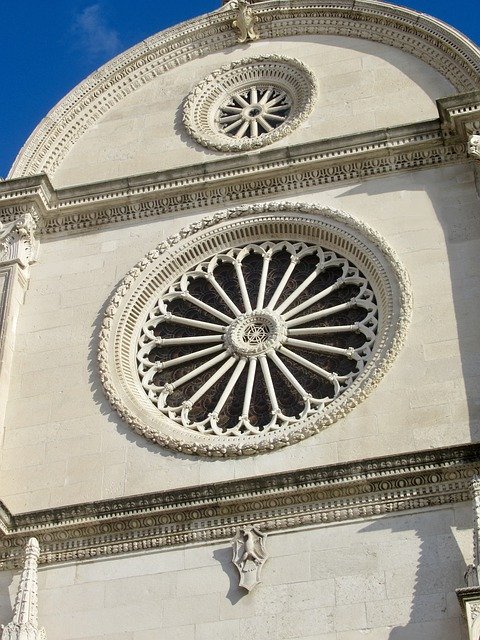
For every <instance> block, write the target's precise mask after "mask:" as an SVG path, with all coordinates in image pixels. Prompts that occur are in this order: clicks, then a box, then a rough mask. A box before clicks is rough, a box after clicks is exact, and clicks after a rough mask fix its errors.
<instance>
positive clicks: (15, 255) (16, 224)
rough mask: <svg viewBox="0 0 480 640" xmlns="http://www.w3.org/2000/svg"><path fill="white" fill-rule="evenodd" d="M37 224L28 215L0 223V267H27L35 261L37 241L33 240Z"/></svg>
mask: <svg viewBox="0 0 480 640" xmlns="http://www.w3.org/2000/svg"><path fill="white" fill-rule="evenodd" d="M36 228H37V224H36V222H35V220H34V218H33V216H32V215H31V214H30V213H25V214H23V215H21V216H19V217H18V218H16V219H15V220H14V221H13V222H9V223H5V224H2V222H0V265H3V264H12V263H15V262H16V263H18V264H19V265H20V266H21V267H24V268H26V267H28V266H29V265H30V264H31V263H32V262H33V261H34V259H35V256H36V253H37V249H38V241H37V240H36V239H35V235H34V234H35V230H36Z"/></svg>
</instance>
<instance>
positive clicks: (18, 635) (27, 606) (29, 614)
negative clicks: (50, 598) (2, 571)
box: [1, 538, 47, 640]
mask: <svg viewBox="0 0 480 640" xmlns="http://www.w3.org/2000/svg"><path fill="white" fill-rule="evenodd" d="M39 555H40V547H39V544H38V540H37V539H36V538H30V540H29V541H28V543H27V546H26V549H25V565H24V568H23V571H22V576H21V578H20V584H19V586H18V591H17V597H16V600H15V607H14V610H13V618H12V621H11V622H9V623H8V624H7V625H6V626H5V627H3V631H2V639H1V640H46V637H47V636H46V634H45V629H39V627H38V580H37V564H38V556H39Z"/></svg>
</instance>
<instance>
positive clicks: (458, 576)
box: [344, 169, 480, 640]
mask: <svg viewBox="0 0 480 640" xmlns="http://www.w3.org/2000/svg"><path fill="white" fill-rule="evenodd" d="M446 171H450V170H449V169H446ZM446 178H447V179H451V180H452V184H451V188H446V189H445V190H444V192H443V195H442V199H441V200H440V199H439V198H438V190H437V194H436V195H433V194H432V193H429V191H428V187H427V188H426V186H425V183H426V182H428V181H422V172H419V173H417V174H416V175H415V176H412V175H411V174H409V175H408V176H406V177H405V182H404V187H403V188H404V190H405V191H408V190H412V189H417V190H420V191H422V192H425V193H426V195H427V196H428V197H429V198H430V201H431V203H432V206H433V209H434V210H435V211H436V212H437V216H438V220H439V222H440V224H441V226H442V229H443V234H444V239H445V245H446V247H447V255H448V261H449V272H450V278H451V291H452V297H453V305H454V314H455V321H456V326H457V339H458V346H457V345H455V344H454V345H452V344H451V343H452V342H455V341H454V340H451V339H450V340H444V342H443V343H442V318H438V317H434V315H433V312H432V310H429V309H428V306H427V305H425V306H423V307H422V306H421V305H418V299H417V301H416V302H417V304H416V305H415V311H414V318H413V321H412V322H413V323H415V322H417V323H418V322H421V323H425V324H426V325H428V326H430V327H431V335H432V343H436V344H437V346H438V347H439V348H438V350H437V354H438V359H437V363H436V364H437V365H438V364H439V363H440V364H441V360H442V358H445V363H447V358H448V349H449V347H452V346H453V351H455V349H459V352H460V360H461V368H462V376H461V377H459V376H458V375H457V376H456V377H453V378H452V372H450V371H448V366H447V364H446V366H445V372H444V378H443V379H440V380H438V382H440V383H441V382H444V381H448V380H450V383H451V385H452V389H453V392H452V396H453V397H449V395H448V394H445V398H444V401H443V402H444V404H443V405H442V407H443V410H444V413H445V423H446V424H447V423H448V425H456V424H458V425H460V424H461V422H463V423H464V425H465V426H466V422H467V421H468V428H469V432H470V440H471V441H478V440H479V438H480V402H479V396H478V389H479V383H480V353H479V350H480V347H479V345H480V323H478V322H477V321H476V318H478V317H479V314H480V297H479V296H478V291H479V289H480V270H479V269H478V268H477V269H475V270H473V269H472V265H478V249H479V246H480V216H479V215H478V213H479V211H478V209H479V199H478V196H477V194H476V192H475V189H474V187H473V170H472V169H467V170H466V171H463V170H462V171H457V172H456V174H455V175H451V176H448V177H447V176H446ZM470 178H471V179H472V188H471V189H470V190H468V193H469V194H471V196H468V197H467V199H466V200H465V199H464V201H462V199H461V196H459V194H458V193H456V190H455V179H456V180H457V181H458V182H457V183H458V184H459V187H460V188H463V190H462V193H463V194H464V193H465V185H464V184H462V180H463V181H465V182H466V181H467V180H469V179H470ZM401 179H402V178H401V177H399V178H398V180H401ZM389 185H390V187H392V191H393V186H394V185H393V183H392V181H389V180H375V181H366V182H364V183H362V184H361V185H359V186H356V187H353V188H352V189H350V190H349V191H348V192H347V193H346V194H344V197H345V196H348V195H357V194H366V195H368V196H372V197H375V196H380V195H382V193H385V192H386V190H387V189H388V187H389ZM397 190H399V191H401V190H402V186H400V187H399V185H398V182H397V181H396V182H395V191H397ZM412 231H416V232H417V233H419V234H421V230H419V229H414V230H412ZM413 236H416V234H415V233H414V234H413ZM416 240H417V239H416V237H413V240H412V253H413V252H414V251H415V244H416ZM391 244H394V243H393V242H392V243H391ZM417 248H418V247H417ZM439 253H441V252H439ZM424 255H425V263H424V266H425V274H426V277H425V280H424V284H425V285H426V286H427V290H428V292H429V295H432V296H433V295H435V277H431V278H429V274H430V267H431V266H432V265H433V267H434V262H435V256H434V255H433V254H432V252H428V251H425V252H424ZM400 257H401V259H402V262H404V264H405V263H406V262H407V260H405V256H404V255H401V256H400ZM433 270H434V269H433ZM446 304H448V301H446ZM450 337H451V336H450ZM436 338H438V340H436ZM407 348H408V345H407ZM442 349H443V353H442ZM430 366H433V365H432V362H430V363H429V362H428V359H426V360H425V372H426V373H427V372H428V370H429V367H430ZM436 368H437V370H438V366H437V367H436ZM459 378H461V379H459ZM426 384H428V382H426ZM432 384H433V383H432ZM462 386H463V387H464V392H465V396H466V399H467V411H466V412H465V410H464V407H465V402H464V400H463V399H462V400H461V401H458V402H457V403H455V398H454V395H455V393H454V392H455V389H458V390H462V389H461V387H462ZM399 391H400V392H401V390H399ZM462 391H463V390H462ZM411 414H412V424H411V425H409V426H411V427H412V434H413V433H414V429H415V428H420V429H421V428H422V424H421V420H420V421H419V423H417V422H416V421H415V411H411ZM441 426H442V425H437V424H435V425H434V427H433V428H432V429H431V431H430V432H429V433H428V435H427V436H425V435H424V436H423V439H424V440H423V441H422V442H423V445H424V446H423V447H420V448H425V442H424V441H425V440H427V439H428V441H429V446H431V447H432V448H435V447H436V446H439V444H440V443H439V442H437V441H436V439H435V430H436V429H437V428H440V427H441ZM443 426H445V425H443ZM440 438H442V436H441V435H440ZM454 438H455V434H452V439H454ZM414 448H418V446H417V443H415V441H414V438H412V449H414ZM392 522H393V524H394V525H395V523H396V521H395V520H393V521H392V520H390V519H389V521H388V524H387V523H384V522H383V521H382V520H379V521H377V522H375V523H372V524H370V525H368V526H367V527H366V528H365V529H364V531H372V530H382V529H385V530H387V529H388V530H390V531H392V533H401V531H402V529H400V530H398V531H395V530H394V529H392V527H391V523H392ZM401 522H403V520H401V519H399V520H398V524H401ZM452 524H454V523H452ZM456 526H457V527H458V528H463V529H467V530H471V522H465V523H463V526H462V524H461V525H456ZM422 527H423V522H422V519H421V515H420V516H418V518H417V526H416V529H415V530H416V535H417V537H418V540H419V543H420V554H419V558H418V565H417V571H416V577H415V587H414V592H413V597H412V596H410V598H411V609H410V614H409V622H408V623H407V624H406V625H404V626H401V627H395V628H394V629H392V630H391V633H390V635H389V640H413V639H414V638H415V639H416V638H425V639H426V640H430V639H431V640H434V638H435V640H443V639H445V640H457V639H458V640H460V639H462V640H463V638H467V637H468V634H467V630H466V627H465V625H464V623H463V622H462V620H461V613H460V607H459V604H458V602H457V598H456V595H455V589H456V588H458V587H461V586H464V584H465V583H464V572H465V569H466V563H465V559H464V558H463V557H462V554H461V552H460V549H459V548H458V545H457V543H456V542H455V539H454V538H453V534H452V532H451V531H450V532H445V534H444V535H442V536H435V540H434V542H433V543H432V536H431V534H429V532H428V530H425V529H424V528H422ZM447 541H450V546H448V545H447V544H446V543H447ZM470 561H471V558H467V562H470ZM404 604H405V602H404ZM399 606H401V603H400V600H399ZM434 620H435V621H437V622H436V624H437V625H438V632H437V635H434V636H430V635H424V633H425V632H424V631H423V629H422V627H424V628H426V625H427V623H428V625H429V628H433V627H432V624H433V622H432V621H434ZM427 633H430V632H427Z"/></svg>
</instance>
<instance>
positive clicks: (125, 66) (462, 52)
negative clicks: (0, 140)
mask: <svg viewBox="0 0 480 640" xmlns="http://www.w3.org/2000/svg"><path fill="white" fill-rule="evenodd" d="M226 8H227V10H225V7H223V8H221V9H219V10H218V11H215V12H213V13H211V14H208V15H206V16H202V17H200V18H197V19H195V20H191V21H189V22H186V23H184V24H182V25H180V26H177V27H174V28H172V29H168V30H166V31H164V32H161V33H159V34H156V35H155V36H152V37H151V38H149V39H147V40H145V41H142V42H141V43H140V44H139V45H137V46H136V47H133V48H132V49H129V50H128V51H127V52H125V53H124V54H121V55H120V56H117V57H116V58H114V59H113V60H112V61H111V62H109V63H107V64H106V65H105V66H104V67H102V69H101V71H99V72H96V73H94V74H92V75H91V76H89V77H88V78H87V79H86V80H85V81H84V82H83V83H82V84H80V85H78V86H77V87H76V88H75V89H74V90H73V91H71V92H70V93H69V94H68V95H67V96H66V97H65V98H64V99H63V100H62V101H61V102H60V103H59V104H58V105H57V106H56V107H55V108H54V109H53V110H52V111H51V112H50V113H49V114H48V116H47V117H46V118H45V119H44V120H43V121H42V122H41V123H40V124H39V126H38V127H37V128H36V130H35V131H34V132H33V134H32V135H31V137H30V138H29V140H28V141H27V143H26V145H25V146H24V148H23V150H22V151H21V153H20V155H19V156H18V158H17V160H16V162H15V164H14V166H13V168H12V170H11V172H10V174H9V177H10V178H16V177H21V176H28V175H34V174H38V173H47V174H48V175H53V174H54V173H55V171H56V169H57V168H58V166H59V164H60V163H61V162H62V160H63V158H64V157H65V155H66V154H67V153H68V152H69V150H70V149H71V148H72V146H73V145H74V144H75V142H76V141H77V140H78V139H79V138H80V137H81V136H82V135H83V134H84V133H85V132H86V131H87V130H88V129H89V128H91V127H92V126H93V125H94V124H95V122H96V121H97V120H98V119H99V118H101V117H102V116H103V115H104V114H105V113H107V111H109V110H110V109H111V108H112V107H113V106H114V105H115V104H117V103H118V102H119V101H120V100H122V99H123V98H124V97H125V96H127V95H129V94H131V93H132V92H134V91H135V90H137V89H139V88H140V87H142V86H144V85H145V84H146V83H148V82H150V81H151V80H153V79H154V78H155V77H156V76H158V75H160V74H162V73H164V72H166V71H168V70H171V69H173V68H175V67H177V66H178V65H180V64H183V63H185V62H187V61H189V60H191V59H193V58H197V57H199V56H206V55H208V54H210V53H212V52H215V51H221V50H223V49H225V48H228V47H231V46H234V45H235V44H236V33H235V32H234V31H233V30H232V25H231V20H232V12H231V11H229V10H228V5H227V7H226ZM255 14H256V17H258V23H257V29H258V33H260V35H261V37H262V38H278V37H290V36H298V35H301V36H303V35H308V34H322V35H323V34H334V35H348V36H350V37H354V38H355V37H356V38H364V39H367V40H373V41H375V42H381V43H384V44H387V45H390V46H393V47H397V48H399V49H402V50H403V51H406V52H409V53H411V54H413V55H415V56H417V57H419V58H420V59H422V60H424V61H425V62H426V63H427V64H429V65H431V66H432V67H433V68H434V69H437V70H438V71H439V72H440V73H441V74H443V75H444V76H445V77H446V78H447V79H448V80H450V82H451V83H452V84H453V85H454V86H455V87H456V88H457V89H458V90H459V91H473V90H478V88H479V71H480V54H479V51H478V49H477V48H476V47H475V45H473V44H472V43H470V42H469V41H468V40H467V39H465V38H461V37H460V36H459V35H458V34H457V32H456V31H455V30H454V29H452V28H450V27H448V26H447V25H444V24H442V23H441V22H439V21H436V20H434V19H433V18H429V17H428V16H425V15H420V14H418V13H417V12H415V11H410V10H408V9H403V8H400V7H395V6H393V5H389V4H386V3H384V2H380V1H378V0H363V1H362V2H358V1H357V0H342V1H340V2H336V3H331V2H328V3H323V2H318V3H313V4H312V3H311V2H306V1H302V0H292V2H285V3H284V2H278V1H277V0H271V1H268V0H267V1H265V2H261V3H259V4H258V5H256V6H255Z"/></svg>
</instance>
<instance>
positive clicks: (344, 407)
mask: <svg viewBox="0 0 480 640" xmlns="http://www.w3.org/2000/svg"><path fill="white" fill-rule="evenodd" d="M247 217H249V218H250V222H251V224H252V226H253V225H254V224H258V223H260V222H262V221H263V222H265V223H267V224H270V225H272V234H273V232H274V225H275V224H277V232H278V233H279V234H280V233H281V232H280V231H279V229H282V228H283V229H284V228H285V226H286V225H289V224H291V225H293V224H297V225H300V224H304V225H305V228H306V227H307V225H310V227H312V226H313V224H314V223H316V225H318V229H319V230H320V229H323V230H326V231H328V232H330V233H331V235H332V237H334V239H332V240H331V241H330V242H331V244H332V247H333V246H335V243H336V242H339V241H342V242H344V246H342V250H343V251H344V252H345V244H347V243H348V242H350V243H351V245H352V246H354V247H355V250H356V252H357V256H356V261H357V262H359V261H360V262H359V264H360V265H361V267H362V268H363V269H365V270H366V276H367V277H368V278H369V280H370V282H371V283H372V284H373V285H374V286H375V287H376V297H377V300H378V301H379V302H380V301H382V303H381V308H382V311H383V313H382V320H381V324H382V328H381V329H380V330H379V335H378V339H377V346H376V349H375V352H374V354H373V356H372V358H371V360H370V361H369V363H368V364H367V366H366V368H365V370H364V372H363V373H362V374H361V375H360V376H358V378H357V380H356V381H355V383H354V384H353V385H352V386H351V387H350V388H349V389H348V390H347V391H346V392H345V393H343V394H342V395H341V396H340V398H339V399H338V402H334V403H332V404H331V405H330V410H329V412H328V413H326V414H324V415H314V416H312V417H311V418H308V419H305V420H303V421H299V422H298V423H296V424H295V425H292V426H290V427H288V428H285V429H280V430H278V431H275V432H271V433H269V434H267V435H264V436H261V435H259V436H250V437H248V438H242V437H225V438H222V437H220V436H218V437H215V438H212V437H209V436H205V435H202V434H199V433H198V432H192V433H191V434H190V433H189V432H188V431H186V430H184V429H181V428H179V427H178V426H177V425H175V423H173V421H170V420H168V419H167V418H165V417H164V416H162V415H161V414H160V413H159V412H158V411H157V410H156V409H155V407H154V406H153V405H152V403H151V402H150V401H149V400H148V398H146V397H145V394H144V393H143V390H142V388H141V385H140V382H139V381H138V378H137V376H136V375H135V374H136V367H135V358H134V353H133V351H132V349H134V347H135V343H136V341H135V340H134V337H135V336H134V333H135V331H137V332H138V327H139V322H141V317H142V314H145V313H147V312H148V310H149V309H148V304H149V302H146V301H145V300H146V298H145V290H146V289H147V287H149V286H152V284H153V286H154V287H155V289H154V290H156V291H158V288H159V287H162V286H163V283H165V284H166V283H167V281H168V279H169V278H170V279H171V278H172V277H176V276H177V273H180V272H181V270H183V269H185V268H186V267H187V265H186V264H185V265H184V264H183V263H182V261H183V260H184V259H185V258H184V256H185V254H186V252H187V251H188V250H189V249H192V248H193V247H197V248H198V247H199V246H200V244H201V242H204V244H205V246H206V245H207V242H208V238H212V237H213V236H214V235H217V236H219V235H220V233H223V234H224V235H225V236H226V235H227V234H228V233H232V234H233V233H238V230H239V229H241V228H242V227H245V226H246V218H247ZM242 219H243V220H242ZM283 234H285V232H283ZM259 235H260V234H259ZM278 237H280V236H278ZM214 252H215V250H211V253H214ZM205 255H206V254H205ZM346 255H347V257H348V255H349V254H348V253H347V254H346ZM195 259H196V260H197V261H198V259H199V253H198V251H197V252H196V253H195ZM362 260H363V261H362ZM167 263H168V271H169V273H168V275H166V274H165V271H166V265H167ZM175 264H176V265H177V266H175V267H174V266H173V265H175ZM161 269H163V272H162V271H161ZM151 297H152V296H151V294H149V295H148V299H149V300H150V298H151ZM140 298H142V300H139V299H140ZM411 310H412V293H411V288H410V282H409V278H408V275H407V273H406V271H405V269H404V267H403V266H402V264H401V263H400V261H399V260H398V258H397V256H396V254H395V253H394V252H393V250H392V249H391V248H390V246H389V245H388V244H387V243H386V241H385V240H384V238H382V237H381V236H380V235H379V234H378V233H377V232H376V231H374V230H373V229H372V228H371V227H369V226H368V225H366V224H365V223H364V222H362V221H359V220H357V219H356V218H354V217H353V216H351V215H349V214H347V213H344V212H342V211H338V210H335V209H331V208H329V207H319V206H315V205H306V204H298V203H289V202H280V203H278V202H276V203H267V204H259V205H253V206H244V207H239V208H236V209H228V210H226V211H223V212H220V213H217V214H215V215H214V216H212V217H209V218H202V219H201V220H200V221H199V222H195V223H193V224H191V225H190V226H189V227H185V228H184V229H182V230H181V231H180V232H179V233H178V234H177V235H175V236H171V237H170V238H168V239H167V240H166V241H164V242H162V243H160V244H159V245H158V246H157V247H156V248H155V249H154V250H152V251H150V252H149V253H148V254H147V255H146V256H145V258H143V259H142V260H141V261H140V262H138V263H137V264H136V265H135V267H133V269H131V270H130V271H129V272H128V273H127V275H126V277H125V278H124V279H123V281H122V283H121V284H120V286H119V287H118V288H117V290H116V291H115V293H114V295H113V296H112V298H111V300H110V304H109V305H108V307H107V310H106V312H105V318H104V321H103V324H102V327H101V330H100V342H99V349H98V361H99V369H100V379H101V381H102V384H103V386H104V389H105V393H106V395H107V398H108V399H109V401H110V404H111V406H112V407H113V408H114V409H115V410H116V411H117V412H118V413H119V415H120V416H121V417H122V419H123V420H125V421H126V422H127V423H128V424H129V425H130V426H131V427H132V429H134V430H135V431H136V432H137V433H140V434H142V435H143V436H145V437H146V438H148V439H150V440H153V441H155V442H157V443H158V444H160V445H161V446H165V447H168V448H170V449H174V450H177V451H181V452H183V453H187V454H199V455H205V456H232V457H233V456H243V455H252V454H258V453H265V452H267V451H271V450H273V449H278V448H280V447H284V446H287V445H290V444H295V443H296V442H300V441H301V440H304V439H305V438H307V437H309V436H311V435H314V434H315V433H318V432H319V431H321V430H323V429H324V428H325V427H327V426H329V425H331V424H332V423H333V422H335V421H336V420H338V419H339V418H342V417H344V416H345V415H346V414H347V413H349V412H350V411H351V410H352V409H353V408H354V407H355V406H356V405H357V404H359V403H360V402H361V401H362V400H363V399H364V398H366V397H367V396H368V395H369V394H370V393H371V391H372V390H373V389H374V387H375V386H377V384H378V383H379V382H380V380H381V379H382V378H383V376H384V374H385V373H386V371H387V370H388V369H389V368H390V366H391V365H392V363H393V361H394V359H395V357H396V356H397V354H398V352H399V351H400V349H401V347H402V345H403V343H404V341H405V337H406V332H407V327H408V324H409V321H410V315H411ZM132 363H133V364H132ZM137 392H138V393H137Z"/></svg>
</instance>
